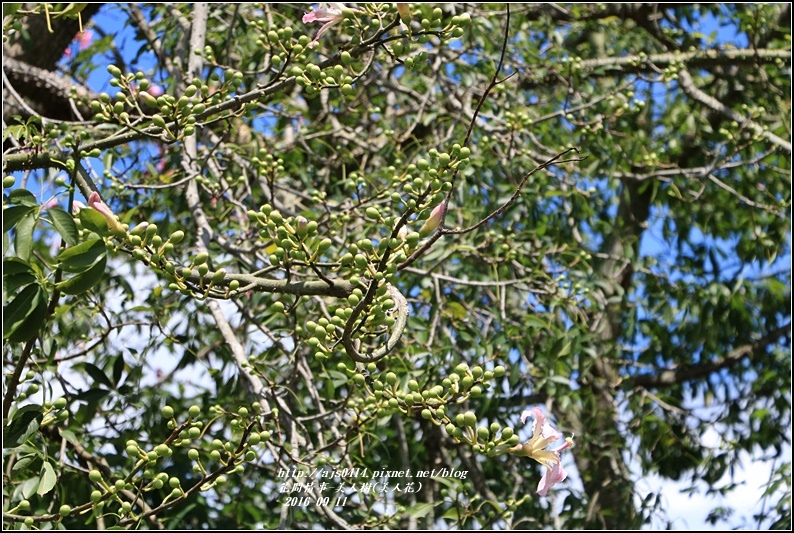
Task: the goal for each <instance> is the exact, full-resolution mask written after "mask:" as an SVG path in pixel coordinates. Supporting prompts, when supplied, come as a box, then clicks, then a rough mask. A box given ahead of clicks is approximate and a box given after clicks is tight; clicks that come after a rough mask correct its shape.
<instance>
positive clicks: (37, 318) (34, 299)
mask: <svg viewBox="0 0 794 533" xmlns="http://www.w3.org/2000/svg"><path fill="white" fill-rule="evenodd" d="M46 313H47V291H45V290H44V289H43V288H42V287H41V285H39V284H38V283H35V284H30V285H28V286H27V287H25V288H24V289H23V290H22V292H20V293H19V294H17V296H16V298H14V299H13V300H12V301H11V303H9V304H8V305H6V306H4V307H3V338H4V339H7V340H9V341H11V342H27V341H29V340H30V339H32V338H33V337H34V336H35V335H36V334H37V333H38V331H39V328H40V327H41V324H42V322H43V321H44V317H45V315H46Z"/></svg>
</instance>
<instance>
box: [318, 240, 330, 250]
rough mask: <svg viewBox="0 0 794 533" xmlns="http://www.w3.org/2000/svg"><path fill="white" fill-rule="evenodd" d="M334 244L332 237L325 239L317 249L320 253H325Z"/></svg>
mask: <svg viewBox="0 0 794 533" xmlns="http://www.w3.org/2000/svg"><path fill="white" fill-rule="evenodd" d="M332 244H333V241H331V239H323V240H321V241H320V243H319V244H318V245H317V251H318V252H319V253H324V252H325V251H326V250H328V249H329V248H330V247H331V245H332Z"/></svg>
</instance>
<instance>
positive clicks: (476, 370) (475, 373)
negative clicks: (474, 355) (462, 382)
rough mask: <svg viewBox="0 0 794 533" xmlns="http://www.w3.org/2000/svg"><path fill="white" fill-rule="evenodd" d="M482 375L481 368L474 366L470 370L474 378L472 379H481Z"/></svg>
mask: <svg viewBox="0 0 794 533" xmlns="http://www.w3.org/2000/svg"><path fill="white" fill-rule="evenodd" d="M482 374H483V370H482V367H481V366H475V367H474V368H472V369H471V375H472V376H474V379H477V378H479V377H481V376H482Z"/></svg>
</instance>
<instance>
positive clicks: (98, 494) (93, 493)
mask: <svg viewBox="0 0 794 533" xmlns="http://www.w3.org/2000/svg"><path fill="white" fill-rule="evenodd" d="M101 499H102V493H101V492H100V491H98V490H94V491H91V501H92V502H94V503H96V502H98V501H99V500H101Z"/></svg>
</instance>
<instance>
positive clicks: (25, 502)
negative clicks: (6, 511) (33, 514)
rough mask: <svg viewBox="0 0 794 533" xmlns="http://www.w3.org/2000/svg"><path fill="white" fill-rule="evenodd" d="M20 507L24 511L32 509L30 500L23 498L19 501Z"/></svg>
mask: <svg viewBox="0 0 794 533" xmlns="http://www.w3.org/2000/svg"><path fill="white" fill-rule="evenodd" d="M19 509H20V510H22V511H27V510H28V509H30V502H29V501H28V500H22V501H21V502H19Z"/></svg>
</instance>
